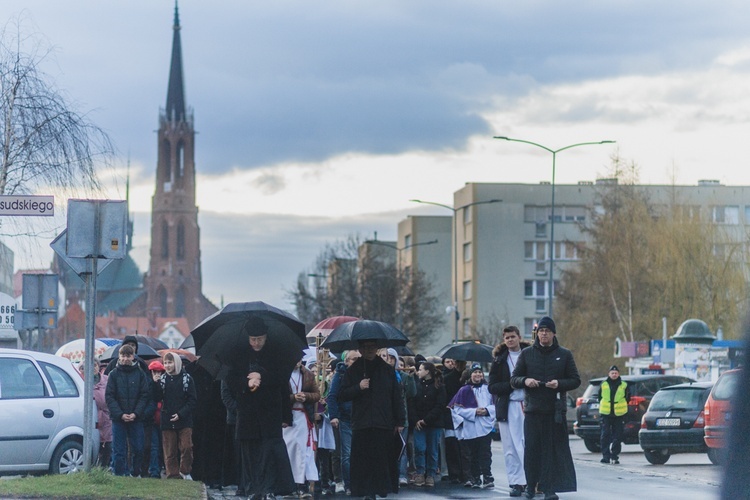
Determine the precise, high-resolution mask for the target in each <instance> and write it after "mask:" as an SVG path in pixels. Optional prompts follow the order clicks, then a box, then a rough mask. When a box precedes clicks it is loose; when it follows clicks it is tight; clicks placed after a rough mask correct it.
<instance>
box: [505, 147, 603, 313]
mask: <svg viewBox="0 0 750 500" xmlns="http://www.w3.org/2000/svg"><path fill="white" fill-rule="evenodd" d="M494 139H502V140H505V141H511V142H523V143H524V144H531V145H532V146H536V147H538V148H541V149H544V150H545V151H549V152H550V153H552V210H551V217H550V226H549V233H550V234H549V289H548V290H547V294H548V295H549V310H548V311H547V315H548V316H552V295H553V293H552V290H553V287H554V267H553V266H554V264H555V161H556V159H557V153H559V152H561V151H565V150H566V149H571V148H577V147H578V146H594V145H597V144H614V143H615V141H598V142H579V143H578V144H571V145H570V146H565V147H564V148H559V149H551V148H548V147H547V146H543V145H541V144H537V143H536V142H531V141H526V140H524V139H511V138H510V137H504V136H495V137H494Z"/></svg>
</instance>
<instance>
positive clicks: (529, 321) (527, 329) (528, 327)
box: [521, 318, 537, 339]
mask: <svg viewBox="0 0 750 500" xmlns="http://www.w3.org/2000/svg"><path fill="white" fill-rule="evenodd" d="M536 322H537V319H536V318H524V319H523V330H521V336H522V337H523V338H525V339H530V338H532V337H533V332H534V326H535V325H536Z"/></svg>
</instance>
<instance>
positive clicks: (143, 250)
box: [2, 0, 750, 307]
mask: <svg viewBox="0 0 750 500" xmlns="http://www.w3.org/2000/svg"><path fill="white" fill-rule="evenodd" d="M2 5H3V15H4V16H6V17H5V19H11V18H16V17H17V16H18V15H19V14H20V15H21V18H22V25H23V27H24V30H25V32H27V33H38V34H41V35H43V36H44V37H45V38H46V40H47V42H48V43H49V44H50V45H51V46H53V47H54V52H53V57H49V58H47V60H45V62H44V69H45V71H47V73H48V74H49V75H50V76H51V77H52V78H53V79H54V81H55V83H56V84H57V86H59V87H60V88H62V89H64V90H65V92H66V93H67V95H68V96H69V98H70V99H71V101H73V102H74V103H75V106H76V109H78V110H79V111H82V112H86V113H88V116H89V117H90V119H91V120H92V121H94V122H95V123H97V124H98V125H99V126H101V127H102V128H104V129H105V130H106V131H107V132H108V133H109V134H110V136H111V137H112V139H113V141H114V142H115V144H116V147H117V150H118V152H117V158H116V161H115V167H116V169H115V172H114V175H113V172H112V171H110V170H108V171H107V172H106V176H107V177H106V178H105V181H106V182H107V183H108V184H109V185H110V186H111V189H110V192H109V196H110V197H112V198H121V197H124V185H125V181H124V179H125V165H126V164H127V158H128V157H129V158H130V164H131V166H130V172H131V209H132V210H133V211H134V212H135V220H136V227H135V238H134V241H135V245H136V248H135V251H134V257H135V258H136V260H137V261H138V263H139V265H140V266H141V269H142V270H144V271H145V270H146V269H147V266H148V245H149V224H150V214H149V212H150V205H151V196H152V194H153V191H154V179H155V166H156V135H155V133H154V132H155V130H156V128H157V127H158V113H159V108H160V107H164V105H165V102H166V89H167V77H168V69H169V57H170V51H171V40H172V30H171V26H172V19H173V8H174V3H173V2H172V1H170V0H160V1H154V0H128V1H124V0H120V1H110V2H101V1H95V0H87V1H84V0H66V1H65V2H50V1H48V0H4V1H3V2H2ZM749 15H750V4H748V3H747V2H739V1H728V2H723V3H722V4H721V8H718V7H717V6H716V5H714V4H712V3H710V2H691V1H687V2H685V1H684V0H683V1H679V2H678V1H674V0H667V1H663V2H656V3H654V2H645V1H641V0H629V1H615V0H613V1H608V2H592V1H586V2H552V1H546V2H542V1H527V2H497V1H495V2H490V1H472V0H464V1H461V2H445V1H434V0H433V1H430V2H426V1H419V0H417V1H410V2H404V1H396V0H380V1H377V2H373V1H361V2H350V1H337V0H328V1H326V2H299V1H286V0H276V1H273V2H257V1H252V0H223V1H221V2H204V1H198V0H182V1H181V2H180V21H181V25H182V32H181V34H182V47H183V62H184V74H185V79H186V96H187V102H188V105H189V106H190V107H192V108H193V109H194V113H195V126H196V129H197V131H198V135H197V138H196V162H197V168H198V172H199V174H198V175H199V180H198V188H197V191H198V193H197V194H198V205H199V207H200V216H199V217H200V219H199V222H200V224H201V231H202V232H201V236H202V255H203V259H202V262H203V280H204V293H205V294H206V295H207V296H208V297H209V298H210V299H212V300H213V301H214V302H216V303H219V302H220V300H221V298H222V296H223V298H224V300H225V302H231V301H246V300H266V301H269V302H271V303H273V304H277V305H280V306H282V307H286V306H287V305H288V304H287V299H286V297H285V290H286V289H289V288H291V287H292V285H293V283H294V281H295V279H296V276H297V274H298V273H299V272H302V271H305V269H306V268H308V267H309V266H311V265H312V263H313V261H314V259H315V256H316V255H317V254H318V252H319V251H320V250H321V249H322V247H323V245H325V243H327V242H334V241H336V240H337V239H344V238H345V237H346V236H347V235H349V234H353V233H356V232H359V233H360V234H362V235H366V236H371V235H372V234H373V232H374V231H378V235H379V238H380V239H393V238H395V234H396V224H397V223H398V221H399V220H401V219H402V218H404V217H405V216H406V215H407V214H425V213H431V214H444V213H445V211H441V210H440V209H428V208H427V207H424V206H415V205H414V204H413V203H410V202H409V201H408V200H409V199H412V198H421V199H424V200H432V201H437V202H442V203H446V204H452V201H453V198H452V196H453V192H454V191H456V190H457V189H459V188H460V187H462V186H463V185H464V183H466V182H525V183H538V182H540V181H548V180H550V177H551V158H550V155H549V154H548V153H546V152H544V151H541V150H538V149H536V148H533V147H531V146H527V145H524V144H519V143H509V142H505V141H497V140H493V139H492V136H493V135H506V136H510V137H517V138H522V139H526V140H530V141H534V142H538V143H541V144H544V145H546V146H548V147H550V148H552V149H557V148H559V147H563V146H566V145H568V144H572V143H578V142H588V141H598V140H602V139H611V140H616V141H617V145H616V146H610V145H607V146H596V147H586V148H577V149H575V150H570V151H566V152H565V153H561V154H560V156H559V157H558V162H557V165H558V168H557V179H556V180H557V182H558V183H575V182H577V181H579V180H594V179H595V178H596V177H597V176H600V175H604V174H605V173H606V167H607V165H608V163H609V157H610V156H611V155H613V154H615V153H619V155H620V156H621V157H623V158H625V159H627V160H632V161H635V162H636V163H637V164H638V165H639V167H640V177H641V180H642V182H644V183H654V184H655V183H672V182H676V183H678V184H695V183H696V182H697V181H698V180H699V179H718V180H720V181H721V182H722V183H725V184H744V185H747V184H750V169H748V168H747V164H748V160H747V158H748V154H747V152H746V151H745V149H744V146H745V144H747V137H748V135H750V126H749V124H748V117H749V116H750V93H748V92H747V90H748V88H750V32H749V31H748V30H747V23H746V20H747V19H748V18H750V16H749ZM58 202H60V203H63V201H62V200H58ZM50 258H51V252H49V251H47V250H45V251H39V252H17V255H16V267H17V268H23V267H28V266H32V267H37V266H40V265H46V264H47V263H48V262H49V259H50Z"/></svg>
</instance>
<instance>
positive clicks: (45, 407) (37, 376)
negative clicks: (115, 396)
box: [0, 349, 99, 475]
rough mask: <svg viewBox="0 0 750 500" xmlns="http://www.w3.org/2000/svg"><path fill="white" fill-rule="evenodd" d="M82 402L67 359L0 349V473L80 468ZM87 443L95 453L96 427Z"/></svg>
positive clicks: (63, 471)
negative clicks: (90, 443)
mask: <svg viewBox="0 0 750 500" xmlns="http://www.w3.org/2000/svg"><path fill="white" fill-rule="evenodd" d="M91 404H92V405H93V404H94V402H93V401H92V402H91ZM83 405H84V396H83V379H82V378H81V376H80V375H79V374H78V372H77V371H76V369H75V368H74V367H73V365H72V364H71V362H70V361H69V360H68V359H66V358H62V357H59V356H53V355H51V354H45V353H41V352H35V351H22V350H17V349H0V475H8V474H20V473H45V472H49V473H52V474H69V473H72V472H76V471H78V470H81V469H82V468H83V412H84V410H83V408H84V406H83ZM93 414H94V418H96V409H94V413H93ZM92 447H93V449H92V457H96V452H97V450H98V448H99V432H98V431H94V436H93V440H92Z"/></svg>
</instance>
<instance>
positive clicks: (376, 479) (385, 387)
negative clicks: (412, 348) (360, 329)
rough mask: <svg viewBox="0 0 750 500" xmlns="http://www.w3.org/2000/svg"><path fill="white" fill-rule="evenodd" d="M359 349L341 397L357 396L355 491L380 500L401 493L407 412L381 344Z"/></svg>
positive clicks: (363, 343) (354, 407) (364, 344)
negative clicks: (380, 352)
mask: <svg viewBox="0 0 750 500" xmlns="http://www.w3.org/2000/svg"><path fill="white" fill-rule="evenodd" d="M359 352H360V353H361V354H362V357H361V358H359V359H358V360H357V361H355V362H354V363H353V364H352V365H351V366H350V367H349V369H348V370H346V373H345V374H344V380H343V383H342V385H341V392H340V396H339V401H352V452H351V486H352V496H362V497H364V498H365V499H370V500H374V499H375V495H379V496H381V497H385V496H387V495H388V493H391V492H393V493H398V486H399V485H398V463H397V460H396V458H397V453H398V450H396V440H399V441H400V438H399V437H398V436H397V434H399V433H401V431H402V430H403V422H404V421H405V420H406V415H405V410H404V406H403V404H402V400H401V387H400V386H399V383H398V381H397V380H396V371H395V370H394V369H393V367H392V366H390V365H389V364H388V363H386V362H385V361H383V360H382V359H381V358H380V357H378V356H377V352H378V347H377V343H376V342H375V341H374V340H362V341H360V343H359Z"/></svg>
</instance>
